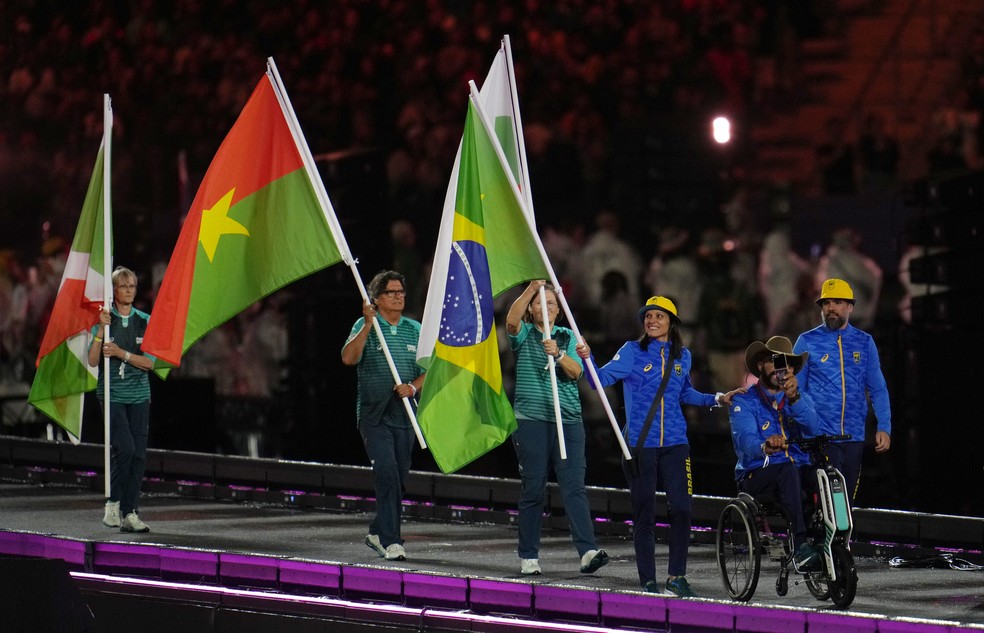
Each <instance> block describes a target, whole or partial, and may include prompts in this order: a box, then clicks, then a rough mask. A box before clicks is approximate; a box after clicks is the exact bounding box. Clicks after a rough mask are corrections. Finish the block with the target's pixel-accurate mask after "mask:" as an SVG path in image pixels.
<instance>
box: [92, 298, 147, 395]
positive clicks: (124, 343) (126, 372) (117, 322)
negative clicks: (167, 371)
mask: <svg viewBox="0 0 984 633" xmlns="http://www.w3.org/2000/svg"><path fill="white" fill-rule="evenodd" d="M110 319H111V320H110V323H109V335H110V336H111V337H112V338H113V342H114V343H116V345H118V346H119V347H120V349H122V350H125V351H127V352H130V353H131V354H142V353H143V352H141V351H140V345H141V344H143V337H144V332H146V331H147V324H148V323H150V315H149V314H147V313H146V312H141V311H140V310H137V309H136V308H131V309H130V315H129V316H126V317H124V316H120V313H119V312H117V311H116V307H115V306H113V307H112V308H110ZM102 335H103V326H102V325H99V324H97V325H95V326H94V327H93V328H92V336H93V337H96V336H98V337H99V338H102ZM94 343H95V338H93V340H92V341H91V342H90V343H89V346H90V347H91V346H92V345H93V344H94ZM144 355H145V356H147V358H150V359H153V358H154V357H153V356H150V355H149V354H144ZM103 366H104V361H103V360H102V358H100V359H99V382H98V384H97V385H96V396H97V397H98V398H99V399H100V400H104V399H105V395H104V394H105V391H106V388H105V383H104V376H103ZM121 367H122V368H123V373H122V375H120V368H121ZM109 375H110V377H111V378H110V380H111V382H110V383H109V401H110V402H118V403H121V404H136V403H139V402H149V401H150V372H147V371H144V370H142V369H137V368H136V367H134V366H133V365H129V364H124V363H123V361H122V360H120V359H119V358H111V359H109Z"/></svg>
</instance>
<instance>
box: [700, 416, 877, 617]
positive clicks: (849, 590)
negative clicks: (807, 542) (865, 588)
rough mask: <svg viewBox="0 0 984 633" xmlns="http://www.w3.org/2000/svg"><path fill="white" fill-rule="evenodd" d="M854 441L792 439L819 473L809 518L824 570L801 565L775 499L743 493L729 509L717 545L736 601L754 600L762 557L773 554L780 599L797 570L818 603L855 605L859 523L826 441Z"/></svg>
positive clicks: (807, 506)
mask: <svg viewBox="0 0 984 633" xmlns="http://www.w3.org/2000/svg"><path fill="white" fill-rule="evenodd" d="M850 438H851V436H850V435H819V436H817V437H812V438H809V439H790V440H789V441H788V443H789V444H798V445H799V447H800V448H801V449H803V452H805V453H807V454H808V455H809V456H810V459H811V461H812V463H813V467H814V472H815V473H816V481H815V484H816V488H815V489H814V490H813V492H812V494H810V493H808V494H807V499H806V503H805V506H804V518H805V519H806V523H807V529H808V531H809V533H810V535H811V536H812V537H813V539H814V542H815V543H817V544H822V556H821V557H820V558H821V563H822V564H821V568H820V569H819V570H817V571H807V570H805V569H798V568H797V567H796V564H795V562H794V561H793V553H792V549H793V548H792V542H793V540H792V538H791V534H790V531H789V524H788V520H787V518H786V517H785V516H783V513H782V511H781V508H780V506H778V505H777V503H776V499H775V498H769V495H763V496H760V497H759V498H754V497H752V496H751V495H749V494H746V493H744V492H742V493H739V494H738V496H737V497H735V498H734V499H732V500H731V501H729V502H728V504H727V505H726V506H725V508H724V510H723V511H722V512H721V517H720V519H718V525H717V535H716V538H715V541H716V546H717V563H718V569H719V570H720V572H721V580H722V581H723V582H724V587H725V589H726V590H727V592H728V595H729V596H731V598H732V599H733V600H738V601H742V602H747V601H748V600H751V598H752V596H753V595H754V594H755V589H756V588H757V586H758V580H759V574H760V572H761V566H762V556H768V558H769V560H773V561H778V562H779V565H780V567H779V578H778V579H776V593H777V594H779V595H780V596H785V595H786V593H787V592H788V591H789V574H790V571H792V572H793V573H795V574H798V575H802V576H803V581H802V582H803V583H804V584H806V587H807V589H809V591H810V593H811V594H813V597H815V598H816V599H817V600H831V601H832V602H833V603H834V605H835V606H836V607H837V608H839V609H846V608H848V607H849V606H850V605H851V603H852V602H853V601H854V596H855V594H856V592H857V586H858V576H857V572H856V570H855V567H854V556H853V555H852V554H851V533H852V532H853V530H854V521H853V518H852V516H851V503H850V494H849V493H848V491H847V489H846V483H845V481H844V475H842V474H841V472H840V471H839V470H837V469H836V468H834V466H833V465H831V464H830V463H829V461H828V460H827V456H826V451H825V449H826V445H827V443H829V442H832V441H836V440H847V439H850ZM803 474H804V476H807V475H808V474H809V473H808V472H804V473H803ZM810 483H811V484H812V483H813V482H812V480H811V482H810ZM807 488H812V486H807ZM777 517H779V518H781V519H782V521H783V529H782V530H780V531H778V532H773V531H772V529H771V528H770V527H769V519H770V518H777ZM796 584H799V581H797V583H796Z"/></svg>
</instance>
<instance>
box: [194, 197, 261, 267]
mask: <svg viewBox="0 0 984 633" xmlns="http://www.w3.org/2000/svg"><path fill="white" fill-rule="evenodd" d="M234 193H236V188H235V187H233V188H232V189H230V190H229V193H227V194H226V195H224V196H222V198H221V199H220V200H219V201H218V202H216V203H215V205H213V206H212V208H211V209H205V210H204V211H202V223H201V227H200V228H199V230H198V240H199V241H200V242H201V243H202V246H203V247H204V248H205V254H206V255H207V256H208V261H212V260H213V258H214V257H215V249H216V247H218V245H219V238H220V237H221V236H223V235H246V236H249V231H248V230H246V227H245V226H243V225H242V224H240V223H239V222H236V221H235V220H233V219H232V218H230V217H229V204H230V203H231V202H232V195H233V194H234Z"/></svg>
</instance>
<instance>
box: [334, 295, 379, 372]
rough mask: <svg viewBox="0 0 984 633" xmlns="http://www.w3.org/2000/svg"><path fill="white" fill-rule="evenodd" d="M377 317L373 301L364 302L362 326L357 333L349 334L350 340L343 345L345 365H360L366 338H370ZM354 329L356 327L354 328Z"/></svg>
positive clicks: (343, 362)
mask: <svg viewBox="0 0 984 633" xmlns="http://www.w3.org/2000/svg"><path fill="white" fill-rule="evenodd" d="M375 318H376V309H375V308H374V307H373V305H372V304H371V303H363V304H362V319H363V321H362V328H361V329H360V330H359V331H358V332H356V333H355V335H354V336H353V335H351V334H350V335H349V340H348V341H346V342H345V345H344V346H343V347H342V364H343V365H349V366H352V365H358V364H359V360H360V359H361V358H362V352H363V350H365V347H366V340H367V339H368V338H369V332H371V331H372V321H373V319H375ZM353 331H354V328H353Z"/></svg>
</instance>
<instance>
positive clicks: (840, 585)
mask: <svg viewBox="0 0 984 633" xmlns="http://www.w3.org/2000/svg"><path fill="white" fill-rule="evenodd" d="M830 553H831V554H832V555H833V558H834V568H835V569H836V571H837V580H834V581H831V582H829V583H827V586H828V588H829V589H830V599H831V600H832V601H833V603H834V606H836V607H837V608H838V609H846V608H848V607H849V606H851V603H852V602H854V596H855V595H856V594H857V591H858V573H857V570H856V569H855V567H854V556H853V555H852V554H851V551H850V550H849V549H847V547H845V546H844V544H843V543H834V544H832V545H831V546H830Z"/></svg>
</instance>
